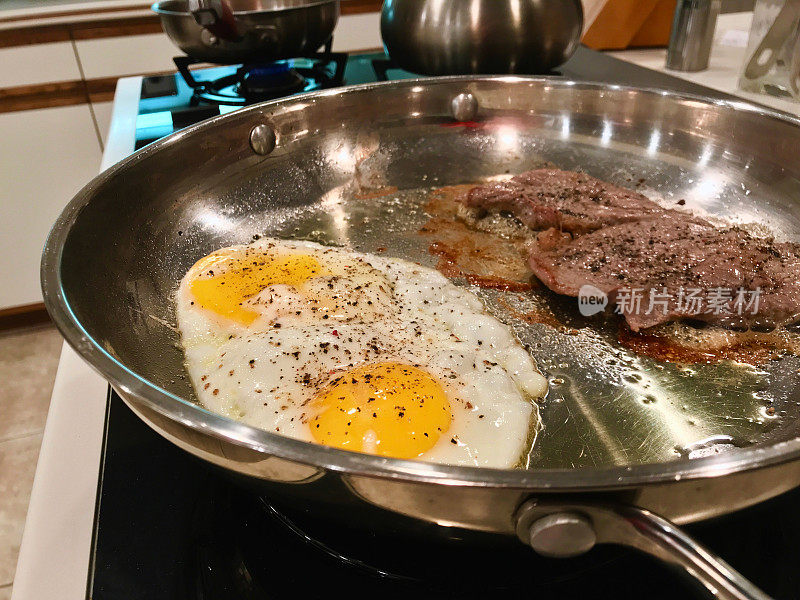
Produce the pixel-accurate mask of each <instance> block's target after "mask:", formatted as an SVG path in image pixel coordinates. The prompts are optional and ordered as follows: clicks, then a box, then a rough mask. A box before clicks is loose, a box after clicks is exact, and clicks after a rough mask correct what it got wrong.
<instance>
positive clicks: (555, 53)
mask: <svg viewBox="0 0 800 600" xmlns="http://www.w3.org/2000/svg"><path fill="white" fill-rule="evenodd" d="M582 26H583V8H582V5H581V2H580V0H471V1H470V2H463V1H462V0H437V1H436V2H431V1H430V0H386V1H385V2H384V3H383V9H382V11H381V36H382V37H383V43H384V44H385V46H386V51H387V52H388V53H389V56H390V57H391V58H392V60H393V61H394V62H396V63H397V64H398V65H399V66H400V67H402V68H404V69H406V70H407V71H411V72H412V73H420V74H422V75H467V74H472V73H474V74H479V73H520V74H536V73H548V72H549V71H551V70H552V69H554V68H555V67H557V66H559V65H561V64H563V63H565V62H566V61H567V59H569V57H570V56H572V54H573V53H574V52H575V50H576V49H577V48H578V44H579V42H580V39H581V28H582Z"/></svg>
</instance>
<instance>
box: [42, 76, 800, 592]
mask: <svg viewBox="0 0 800 600" xmlns="http://www.w3.org/2000/svg"><path fill="white" fill-rule="evenodd" d="M798 147H800V122H798V120H796V119H793V118H791V117H789V116H786V115H783V114H780V113H776V112H773V111H770V110H767V109H762V108H756V107H754V106H751V105H746V104H742V103H730V102H724V101H713V100H708V99H703V98H699V97H691V96H684V95H677V94H672V93H668V92H664V91H658V90H647V89H635V88H626V87H619V86H609V85H605V84H593V83H579V82H574V81H567V80H563V79H549V78H526V77H510V76H503V77H474V76H470V77H449V78H435V79H418V80H405V81H396V82H390V83H380V84H370V85H363V86H355V87H349V88H341V89H337V90H331V91H323V92H319V93H314V94H308V95H300V96H295V97H292V98H289V99H284V100H279V101H274V102H267V103H263V104H258V105H254V106H252V107H248V108H244V109H242V110H239V111H236V112H233V113H230V114H227V115H225V116H220V117H217V118H214V119H211V120H209V121H206V122H203V123H200V124H198V125H195V126H192V127H189V128H187V129H184V130H182V131H180V132H178V133H175V134H173V135H171V136H169V137H167V138H164V139H162V140H160V141H158V142H155V143H153V144H151V145H149V146H147V147H146V148H144V149H142V150H140V151H138V152H136V153H135V154H133V155H131V156H130V157H128V158H126V159H125V160H123V161H121V162H120V163H118V164H117V165H115V166H114V167H112V168H111V169H109V170H107V171H105V172H104V173H102V174H101V175H100V176H98V177H97V178H96V179H94V180H93V181H92V182H91V183H89V184H88V185H87V186H86V187H85V188H84V189H83V190H81V191H80V192H79V193H78V195H77V196H76V197H75V198H74V199H73V200H72V201H71V202H70V203H69V205H68V206H67V207H66V208H65V209H64V211H63V213H62V214H61V216H60V217H59V218H58V220H57V221H56V223H55V225H54V227H53V229H52V232H51V233H50V236H49V238H48V241H47V245H46V247H45V250H44V255H43V259H42V286H43V291H44V298H45V302H46V304H47V308H48V310H49V311H50V314H51V316H52V318H53V320H54V321H55V323H56V324H57V326H58V327H59V329H60V330H61V332H62V333H63V335H64V337H65V338H66V339H67V341H68V342H69V343H70V344H71V345H72V346H73V347H74V348H75V349H76V350H77V352H79V353H80V355H81V356H82V357H83V358H84V359H85V360H86V361H87V362H88V363H89V364H90V365H92V366H93V367H94V368H95V369H96V370H97V371H99V372H100V373H101V374H102V375H103V376H104V377H105V378H106V379H108V381H109V382H110V383H111V385H112V386H113V387H114V388H115V389H116V390H117V392H118V393H119V395H120V396H121V397H122V398H123V399H124V401H125V402H126V403H127V404H128V406H129V407H130V408H131V409H132V410H133V411H134V412H135V413H136V414H137V415H138V416H139V417H140V418H141V419H143V420H144V421H145V422H146V423H147V424H148V425H150V426H151V427H152V428H153V429H154V430H156V431H157V432H158V433H160V434H161V435H163V436H164V437H166V438H167V439H169V440H171V441H172V442H174V443H175V444H176V445H177V446H179V447H180V448H183V449H184V450H186V451H188V452H190V453H192V454H194V455H196V456H198V457H200V458H202V459H203V460H205V461H207V462H209V463H211V464H213V465H216V466H217V467H219V468H221V469H223V470H224V471H225V472H226V473H229V474H230V475H232V476H234V477H236V478H237V479H238V480H240V481H242V482H243V483H244V484H246V485H248V486H252V487H253V488H255V489H256V490H257V491H258V492H259V493H261V494H264V495H266V496H269V497H270V498H276V499H280V500H281V501H284V502H292V503H293V504H294V505H302V506H305V507H308V509H309V510H313V511H315V512H316V514H318V515H327V516H328V517H329V518H330V519H331V520H332V521H336V522H341V523H343V524H346V525H347V526H352V525H353V524H354V523H357V524H359V526H362V527H368V528H373V529H376V530H378V529H390V530H393V531H396V530H397V529H398V528H402V529H404V530H406V529H407V530H409V531H412V530H413V531H415V532H418V533H420V535H423V534H424V535H431V536H436V535H444V534H443V533H442V532H452V531H472V532H479V533H480V534H486V535H489V534H491V535H505V536H517V537H518V538H519V539H520V540H521V541H522V542H524V543H525V544H529V545H531V546H532V547H533V548H534V549H535V550H536V551H537V552H539V553H541V554H544V555H548V556H571V555H575V554H580V553H582V552H585V551H587V550H588V549H589V548H591V547H592V546H593V545H595V544H600V543H614V544H623V545H627V546H632V547H635V548H638V549H639V550H642V551H644V552H648V553H650V554H652V555H655V556H657V557H659V558H661V559H663V560H665V561H668V562H669V563H672V564H675V565H679V566H681V567H684V568H685V569H686V571H687V572H688V573H690V574H691V575H692V576H693V577H695V578H697V579H698V580H699V581H701V582H702V584H703V585H704V586H705V587H706V589H708V590H709V591H711V592H713V593H715V594H716V595H717V596H718V597H721V598H763V597H765V596H764V595H763V594H761V593H760V592H759V591H758V590H757V589H756V588H754V587H753V586H752V585H751V584H749V583H748V582H747V581H745V580H744V579H743V578H742V577H741V576H740V575H739V574H737V573H736V572H735V571H733V570H732V569H731V568H730V567H728V566H727V565H726V564H725V563H724V562H722V561H721V560H720V559H719V558H716V557H715V556H714V555H712V554H711V553H710V552H708V551H707V550H705V549H704V548H702V547H700V546H699V545H697V544H696V543H695V542H693V541H692V539H691V538H689V537H688V536H687V535H686V534H685V533H683V532H682V531H681V529H679V528H678V525H680V524H685V523H691V522H694V521H698V520H702V519H708V518H711V517H714V516H717V515H722V514H725V513H729V512H732V511H735V510H737V509H740V508H743V507H746V506H749V505H752V504H755V503H758V502H761V501H763V500H766V499H768V498H770V497H773V496H775V495H777V494H780V493H782V492H784V491H786V490H789V489H791V488H793V487H795V486H797V485H798V484H800V460H798V458H800V439H798V433H799V430H798V419H800V386H798V385H797V383H798V378H800V373H799V370H800V360H798V358H797V357H795V356H791V355H790V356H784V357H781V358H776V359H774V360H771V361H767V362H765V363H763V364H761V365H759V366H757V367H749V366H747V365H744V364H740V363H734V362H732V361H723V362H720V363H710V364H695V365H683V364H677V363H669V362H659V361H658V360H656V359H651V358H648V357H646V356H640V355H637V354H636V353H635V352H632V351H630V350H627V349H625V348H620V347H618V346H615V345H614V340H613V339H612V340H610V341H609V338H607V337H604V336H605V334H604V332H603V330H602V328H601V329H596V328H595V327H594V324H593V323H594V322H584V321H575V322H572V323H571V324H569V322H568V323H567V324H568V325H569V326H568V327H566V328H563V327H562V328H556V327H552V326H550V325H547V324H543V323H531V322H528V321H525V320H522V319H519V318H516V317H515V316H514V313H513V312H509V311H508V308H507V307H508V305H509V304H510V303H511V298H510V297H507V296H506V294H507V293H506V292H503V291H499V290H494V291H492V290H485V291H481V294H482V298H483V299H484V300H485V302H486V303H487V306H488V307H489V308H490V309H491V310H493V311H494V312H495V313H496V314H497V315H498V317H499V318H501V319H504V320H506V321H507V322H509V323H510V324H511V325H512V326H513V327H514V329H515V331H516V333H517V335H518V337H519V339H520V341H521V342H522V343H523V344H524V345H525V346H526V347H527V348H528V349H529V350H530V352H531V353H532V355H533V357H534V358H535V359H536V361H537V363H538V365H539V368H540V369H541V370H542V371H543V372H544V373H545V374H546V375H547V376H548V377H549V378H550V382H551V385H550V390H549V393H548V396H547V398H546V399H545V400H544V403H543V405H542V407H541V415H542V422H543V425H544V427H543V429H542V430H541V431H540V432H539V435H538V438H537V439H536V442H535V444H534V445H533V450H532V451H531V453H530V455H529V457H528V461H527V462H528V464H527V468H522V469H508V470H497V469H486V468H477V467H456V466H448V465H443V464H433V463H430V462H422V461H411V460H399V459H389V458H382V457H377V456H372V455H367V454H358V453H352V452H347V451H344V450H339V449H335V448H331V447H325V446H320V445H313V444H309V443H306V442H302V441H299V440H294V439H289V438H286V437H282V436H280V435H279V434H276V433H270V432H268V431H264V430H261V429H257V428H254V427H251V426H249V425H245V424H243V423H240V422H237V421H235V420H231V419H229V418H227V417H224V416H221V415H218V414H214V413H212V412H209V411H208V410H206V409H204V408H203V407H202V406H200V405H199V404H198V403H197V402H196V399H195V396H194V393H193V390H192V387H191V385H190V383H189V382H188V380H187V379H186V377H185V371H184V366H183V356H182V351H181V350H180V348H179V345H178V337H177V333H176V331H175V328H174V324H175V314H174V309H173V302H172V295H173V293H174V291H175V289H176V286H177V282H178V281H179V280H180V279H181V277H182V276H183V274H184V273H185V272H186V270H187V269H188V268H189V267H190V266H191V265H192V264H193V263H194V262H195V261H196V260H197V259H198V258H200V257H202V256H204V255H206V254H207V253H209V252H211V251H212V250H214V249H217V248H219V247H222V246H227V245H231V244H239V243H246V242H248V241H250V240H251V239H253V236H255V235H265V234H267V235H272V236H277V237H289V238H303V239H311V240H315V241H319V242H324V243H328V244H336V245H345V246H352V247H357V248H359V249H361V250H363V251H366V252H376V251H379V250H384V251H385V252H384V254H383V255H385V256H398V257H402V258H406V259H410V260H413V261H418V262H420V263H422V264H426V265H429V266H434V265H435V264H436V261H435V257H433V256H431V255H430V254H429V253H428V251H427V250H428V244H427V242H425V241H423V240H422V239H421V238H420V237H419V235H418V234H417V231H418V229H419V228H420V227H421V226H422V225H423V224H424V223H425V220H426V214H425V198H426V197H427V193H428V192H429V191H430V190H431V189H432V188H439V187H441V186H450V185H455V184H467V183H474V182H480V181H486V180H489V179H491V178H496V177H498V176H502V175H504V174H506V173H515V172H521V171H523V170H525V169H527V168H530V167H531V166H532V165H537V164H541V162H542V161H548V162H550V163H554V164H556V165H558V166H560V167H562V168H566V169H579V170H584V171H587V172H589V173H590V174H592V175H595V176H598V177H601V178H603V179H606V180H610V181H613V182H616V183H619V184H621V185H626V186H629V187H631V186H635V185H642V186H645V187H647V188H649V192H650V193H652V194H654V195H659V196H661V197H662V199H663V200H664V201H665V202H669V201H671V200H673V201H675V202H677V201H678V200H681V201H683V202H682V203H685V204H686V206H688V207H692V208H694V209H695V210H698V211H703V212H704V213H705V214H707V215H708V216H714V215H718V216H724V217H726V218H737V219H739V220H743V221H759V222H762V223H765V224H766V225H768V226H769V227H770V228H771V230H772V231H773V232H774V233H775V235H776V236H779V237H782V238H788V239H794V240H797V239H800V161H798V159H797V152H796V149H797V148H798ZM457 283H464V282H459V281H457ZM464 284H465V283H464ZM465 285H466V284H465ZM504 306H505V307H506V308H504ZM573 308H576V307H572V304H570V305H569V306H568V307H566V308H565V310H564V314H565V315H569V314H571V313H577V310H573ZM570 318H572V317H570V316H566V317H565V319H567V320H568V319H570ZM575 318H579V317H575ZM767 405H769V406H768V408H767ZM531 560H534V558H533V556H532V558H531Z"/></svg>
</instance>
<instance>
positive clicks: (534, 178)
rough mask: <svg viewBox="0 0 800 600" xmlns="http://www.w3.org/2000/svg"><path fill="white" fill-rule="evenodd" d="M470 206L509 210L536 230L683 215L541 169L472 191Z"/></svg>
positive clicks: (576, 176) (586, 178)
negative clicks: (666, 215)
mask: <svg viewBox="0 0 800 600" xmlns="http://www.w3.org/2000/svg"><path fill="white" fill-rule="evenodd" d="M465 204H466V205H467V206H471V207H474V208H481V209H484V210H487V211H489V212H492V213H498V212H510V213H511V214H513V215H514V216H515V217H517V219H519V220H520V221H521V222H522V223H523V224H525V225H527V226H528V227H530V228H531V229H547V228H549V227H555V228H557V229H559V230H561V231H569V232H570V233H587V232H590V231H594V230H596V229H600V228H601V227H605V226H608V225H616V224H618V223H628V222H630V221H638V220H639V219H642V218H646V217H653V216H658V215H661V214H664V213H669V214H674V215H682V214H683V213H678V212H675V211H667V210H666V209H664V208H662V207H660V206H659V205H658V204H656V203H655V202H653V201H652V200H649V199H648V198H647V197H646V196H643V195H642V194H640V193H638V192H634V191H633V190H629V189H626V188H623V187H619V186H616V185H613V184H611V183H606V182H605V181H601V180H599V179H596V178H594V177H591V176H590V175H586V174H585V173H576V172H573V171H562V170H560V169H536V170H534V171H528V172H527V173H522V174H520V175H517V176H516V177H513V178H512V179H510V180H509V181H502V182H495V183H488V184H485V185H479V186H477V187H475V188H472V189H471V190H470V191H469V192H468V194H467V197H466V198H465ZM686 218H688V219H691V218H692V217H691V216H689V215H687V216H686Z"/></svg>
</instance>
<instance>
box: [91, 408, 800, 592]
mask: <svg viewBox="0 0 800 600" xmlns="http://www.w3.org/2000/svg"><path fill="white" fill-rule="evenodd" d="M105 440H106V443H105V452H104V457H103V470H102V477H101V490H100V494H99V497H100V502H99V509H98V514H97V519H96V531H95V543H94V553H93V564H92V566H91V570H90V573H89V586H90V587H89V594H90V595H89V596H88V597H89V598H93V599H94V600H134V599H136V600H139V599H147V600H177V599H181V600H183V599H187V600H189V599H191V600H194V599H197V600H233V599H239V600H256V599H258V600H261V599H284V598H293V599H296V598H303V599H306V598H307V599H323V598H325V599H329V598H336V597H340V596H341V595H342V594H346V595H347V596H348V597H351V598H364V597H370V598H379V599H395V598H397V599H400V598H410V597H414V598H430V599H449V598H453V599H455V598H459V599H469V600H471V599H477V598H487V597H490V598H493V599H505V598H520V599H521V598H539V599H541V600H547V599H551V598H581V599H590V598H615V599H619V600H623V599H627V598H636V599H640V598H643V597H647V598H652V599H655V600H660V599H662V598H663V599H667V598H669V599H674V598H686V597H695V596H697V597H702V594H699V593H698V591H697V590H696V589H695V588H694V587H693V586H692V584H691V583H688V582H687V581H686V580H684V579H683V576H682V575H680V574H678V573H676V572H673V571H672V570H671V569H670V568H668V567H666V566H664V565H662V564H660V563H658V562H656V561H654V560H652V559H650V558H649V557H646V556H643V555H640V554H637V553H635V552H633V551H629V550H626V549H623V548H617V547H613V546H598V547H596V548H594V549H593V550H591V551H590V552H589V553H588V554H586V555H585V556H582V557H578V558H573V559H545V558H542V557H539V556H537V555H536V554H535V553H534V552H533V551H532V550H531V549H530V548H527V547H525V546H523V545H522V544H521V543H519V542H517V541H516V540H513V539H505V538H498V539H497V540H496V541H494V543H492V544H490V545H488V546H487V545H482V546H476V545H474V544H473V543H472V542H470V541H466V540H464V541H462V542H460V541H458V540H457V539H453V540H452V541H451V542H449V543H448V544H447V545H436V544H434V545H432V544H430V543H427V544H426V543H423V542H419V541H416V540H409V539H398V538H397V537H389V536H387V537H382V536H379V535H375V534H370V533H369V532H358V531H356V530H341V529H332V528H331V527H330V526H327V525H326V524H325V521H324V516H321V515H313V514H308V513H306V512H305V511H304V510H303V508H302V507H297V508H296V509H295V510H294V511H293V512H291V513H288V512H286V511H285V510H282V511H278V510H276V509H275V508H274V507H273V506H272V505H271V504H270V500H269V498H262V497H258V496H254V495H253V494H252V493H250V492H248V491H246V490H244V489H240V488H239V487H237V485H236V484H234V483H232V482H231V481H229V480H228V479H227V477H225V476H224V475H222V474H220V473H217V472H215V471H212V469H210V468H209V467H208V466H206V465H205V464H204V463H202V462H201V461H200V460H199V459H196V458H194V457H192V456H190V455H189V454H187V453H185V452H183V451H181V450H178V449H176V448H175V447H174V446H173V445H172V444H171V443H170V442H168V441H166V440H165V439H163V438H162V437H160V436H159V435H158V434H156V433H155V432H153V431H152V430H150V429H149V428H148V427H147V426H146V425H145V424H144V423H143V422H142V421H140V420H139V419H138V417H136V416H135V415H134V414H133V413H132V412H131V411H130V409H128V407H127V406H125V404H124V403H123V402H122V400H120V399H119V397H118V396H117V395H116V394H113V393H112V394H111V395H110V402H109V410H108V414H107V422H106V436H105ZM798 506H800V490H796V491H793V492H789V493H787V494H784V495H783V496H780V497H778V498H776V499H774V500H771V501H768V502H765V503H763V504H760V505H758V506H756V507H753V508H750V509H747V510H744V511H740V512H739V513H736V514H734V515H729V516H727V517H724V518H720V519H718V520H716V521H712V522H707V523H702V524H696V525H693V526H690V527H687V529H688V530H689V531H690V533H691V534H692V535H694V536H696V537H697V539H699V540H700V541H701V542H702V543H704V544H706V545H707V546H708V547H710V548H711V549H712V550H714V551H716V552H718V553H719V554H720V555H721V556H722V557H723V558H724V559H725V560H726V561H728V562H729V563H730V564H731V565H732V566H733V567H734V568H736V569H738V570H739V571H740V572H741V573H742V574H743V575H745V576H746V577H748V578H749V579H750V580H751V581H753V582H754V583H756V584H757V585H758V586H760V587H761V588H762V589H763V590H764V591H766V592H767V593H769V594H771V595H772V596H773V597H775V598H798V597H800V569H798V566H800V555H798V550H797V540H800V510H798Z"/></svg>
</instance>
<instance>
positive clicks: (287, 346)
mask: <svg viewBox="0 0 800 600" xmlns="http://www.w3.org/2000/svg"><path fill="white" fill-rule="evenodd" d="M245 248H249V249H251V250H267V249H269V250H270V251H272V252H275V251H280V252H283V253H297V254H305V255H312V256H314V257H315V258H317V259H318V260H319V262H320V263H322V264H324V265H325V266H326V267H327V268H328V271H329V272H330V274H328V275H325V276H322V277H316V278H314V279H312V280H309V281H308V282H307V283H306V284H305V285H304V286H302V293H301V291H298V289H295V288H291V287H290V286H280V285H275V286H270V287H268V288H266V289H264V290H263V291H262V292H261V293H260V294H258V295H257V298H254V299H252V300H251V307H253V308H254V309H255V310H257V311H258V312H259V313H260V316H259V318H257V319H256V320H255V321H254V322H253V323H252V324H251V325H250V326H244V325H241V324H238V323H235V322H233V321H230V320H228V319H225V318H224V317H221V316H219V315H217V314H214V313H212V312H210V311H208V310H206V309H203V308H201V307H199V306H198V305H197V304H196V303H195V302H194V299H193V296H192V292H191V290H190V283H191V276H192V273H191V271H190V272H189V273H187V275H186V276H185V277H184V278H183V280H182V281H181V283H180V286H179V288H178V290H177V292H176V296H175V302H176V312H177V321H178V328H179V330H180V333H181V342H182V345H183V347H184V351H185V356H186V368H187V371H188V373H189V376H190V379H191V381H192V383H193V385H194V388H195V390H196V392H197V396H198V399H199V400H200V402H201V403H202V404H203V405H204V406H205V407H207V408H208V409H209V410H212V411H215V412H218V413H221V414H223V415H226V416H228V417H230V418H232V419H236V420H239V421H242V422H245V423H248V424H250V425H253V426H256V427H260V428H263V429H266V430H270V431H276V432H278V433H281V434H282V435H287V436H291V437H294V438H298V439H301V440H306V441H313V439H312V436H311V432H310V429H309V427H308V424H307V415H306V414H305V408H304V403H307V401H308V400H309V399H310V398H311V397H312V396H313V395H314V394H315V392H316V391H317V390H319V389H320V388H321V387H322V386H324V385H325V384H326V382H328V381H329V380H330V379H331V377H332V376H333V375H334V374H335V373H341V371H343V370H346V369H348V368H350V367H354V366H358V365H362V364H364V363H370V362H373V363H376V362H383V361H394V362H400V363H405V364H410V365H419V366H420V367H421V368H424V369H425V370H426V371H428V372H429V373H431V374H432V375H433V376H434V377H435V378H436V379H437V380H438V381H439V383H440V384H441V385H442V387H443V388H444V390H445V393H446V395H447V397H448V400H449V402H450V405H451V408H452V417H453V418H452V423H451V426H450V428H449V430H448V431H447V432H445V433H444V434H443V435H442V436H441V438H440V439H439V440H438V442H437V443H436V444H435V445H434V446H433V448H431V449H430V450H429V451H427V452H425V453H424V454H422V455H421V456H420V457H419V458H420V459H423V460H428V461H433V462H441V463H447V464H454V465H474V466H486V467H497V468H508V467H513V466H515V465H518V464H519V463H520V461H521V460H523V458H524V456H523V455H524V453H525V451H526V450H527V448H528V446H529V443H530V437H531V432H532V431H534V430H535V428H536V427H537V426H538V411H537V410H536V403H535V399H536V398H539V397H542V396H544V394H545V393H546V390H547V382H546V380H545V378H544V377H543V376H542V375H541V374H540V373H539V372H538V371H537V369H536V366H535V365H534V363H533V360H532V359H531V357H530V355H529V354H528V353H527V352H526V351H525V350H524V349H523V348H522V347H521V345H520V344H519V342H518V341H517V339H516V338H515V337H514V335H513V334H512V332H511V330H510V329H509V328H508V327H507V326H506V325H504V324H503V323H501V322H500V321H498V320H497V319H496V318H494V317H493V316H491V315H490V314H488V313H487V312H486V310H485V308H484V306H483V304H482V302H481V301H480V300H479V299H478V298H477V297H476V296H475V295H474V294H472V293H471V292H469V291H467V290H465V289H462V288H459V287H457V286H455V285H454V284H452V283H451V282H449V281H448V280H447V279H446V278H445V277H444V276H443V275H442V274H441V273H439V272H438V271H435V270H433V269H429V268H425V267H421V266H419V265H416V264H414V263H411V262H408V261H405V260H401V259H397V258H387V257H379V256H374V255H367V254H361V253H356V252H352V251H349V250H346V249H341V248H329V247H325V246H321V245H319V244H315V243H312V242H304V241H288V240H277V239H268V238H264V239H261V240H258V241H257V242H254V243H253V244H250V245H249V246H247V247H245V246H237V247H233V248H232V250H233V251H243V250H244V249H245ZM309 298H311V301H309ZM332 302H334V303H337V304H336V306H335V307H333V308H332V309H331V310H329V311H327V312H326V311H320V310H317V309H316V308H315V307H319V306H321V305H323V304H324V305H326V306H328V307H329V308H330V307H331V306H332V304H331V303H332ZM312 309H313V310H312ZM323 314H325V315H328V317H327V318H324V319H323V318H322V315H323Z"/></svg>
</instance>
